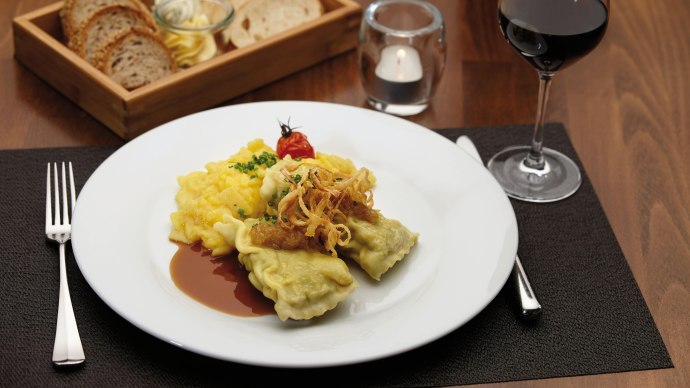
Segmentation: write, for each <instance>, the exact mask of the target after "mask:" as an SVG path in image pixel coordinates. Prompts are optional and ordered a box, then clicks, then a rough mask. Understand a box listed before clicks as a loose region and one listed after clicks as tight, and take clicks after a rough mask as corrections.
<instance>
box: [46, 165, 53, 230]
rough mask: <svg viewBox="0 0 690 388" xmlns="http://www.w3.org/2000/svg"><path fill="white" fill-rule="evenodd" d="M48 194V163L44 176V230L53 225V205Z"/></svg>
mask: <svg viewBox="0 0 690 388" xmlns="http://www.w3.org/2000/svg"><path fill="white" fill-rule="evenodd" d="M50 194H51V193H50V163H48V174H47V175H46V229H48V227H49V226H50V225H51V224H52V223H53V205H52V203H51V201H50ZM46 233H47V230H46Z"/></svg>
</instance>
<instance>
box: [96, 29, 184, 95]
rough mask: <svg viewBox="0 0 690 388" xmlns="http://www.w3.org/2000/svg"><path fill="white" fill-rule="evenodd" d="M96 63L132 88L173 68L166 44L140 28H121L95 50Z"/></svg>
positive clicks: (123, 84) (116, 79) (125, 86)
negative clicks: (108, 41) (124, 29)
mask: <svg viewBox="0 0 690 388" xmlns="http://www.w3.org/2000/svg"><path fill="white" fill-rule="evenodd" d="M95 63H96V67H97V68H98V69H99V70H100V71H102V72H103V73H104V74H105V75H107V76H108V77H110V78H112V79H113V80H114V81H115V82H117V83H119V84H120V85H122V86H123V87H124V88H125V89H128V90H132V89H136V88H138V87H141V86H144V85H147V84H149V83H151V82H153V81H156V80H158V79H160V78H163V77H165V76H167V75H170V74H173V73H174V72H175V71H176V70H177V65H176V64H175V60H174V58H173V56H172V54H171V53H170V50H169V49H168V47H167V46H166V45H165V43H163V40H162V39H161V38H160V36H158V35H157V34H155V33H153V32H151V31H149V30H146V29H141V28H132V29H129V30H126V31H123V32H121V33H120V34H119V35H117V36H116V37H115V38H113V39H112V40H111V41H110V43H108V44H107V45H106V46H105V47H103V48H102V49H101V50H99V51H98V52H97V53H96V54H95Z"/></svg>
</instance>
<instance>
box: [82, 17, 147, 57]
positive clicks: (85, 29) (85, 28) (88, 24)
mask: <svg viewBox="0 0 690 388" xmlns="http://www.w3.org/2000/svg"><path fill="white" fill-rule="evenodd" d="M111 12H125V13H128V14H130V15H132V16H133V17H135V18H137V19H139V20H141V21H142V22H143V24H144V25H145V26H146V27H148V28H149V29H150V30H151V32H156V23H155V22H154V21H153V18H152V17H151V15H150V14H149V13H146V12H142V11H141V10H140V9H135V8H132V7H130V6H126V5H110V6H107V7H104V8H100V9H99V10H98V11H96V12H94V13H93V14H92V15H91V16H90V17H89V18H88V19H87V20H86V21H85V22H84V23H83V25H82V27H81V28H80V29H79V31H78V33H77V34H74V35H73V36H72V39H71V40H70V43H71V45H70V49H72V50H73V51H74V52H76V53H77V54H78V55H79V56H80V57H82V58H85V59H86V60H87V61H89V62H91V63H92V62H93V61H92V60H89V59H90V58H87V57H86V51H87V49H88V46H87V44H86V41H87V39H88V34H89V32H90V31H91V29H92V28H93V27H94V26H95V24H96V23H97V22H98V20H99V19H100V18H101V17H104V16H106V15H108V14H110V13H111ZM130 28H131V27H130ZM139 28H143V26H139ZM117 33H118V32H114V33H113V34H112V35H111V36H109V37H108V38H107V39H106V40H105V43H102V44H101V45H99V47H93V50H94V51H98V49H99V48H100V46H103V45H105V44H107V42H108V41H110V40H111V39H112V38H113V37H114V36H115V35H116V34H117ZM92 64H93V63H92Z"/></svg>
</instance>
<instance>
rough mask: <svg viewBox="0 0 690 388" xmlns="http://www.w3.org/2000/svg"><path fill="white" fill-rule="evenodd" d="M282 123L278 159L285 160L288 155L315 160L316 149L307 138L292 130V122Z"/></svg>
mask: <svg viewBox="0 0 690 388" xmlns="http://www.w3.org/2000/svg"><path fill="white" fill-rule="evenodd" d="M279 123H280V134H281V136H280V139H278V146H277V147H276V151H277V152H278V157H279V158H281V159H283V158H285V156H286V155H290V156H292V158H293V159H296V158H313V157H314V147H312V146H311V144H309V140H307V136H306V135H305V134H303V133H302V132H297V131H294V130H293V129H292V128H290V121H288V123H287V124H284V123H281V122H280V121H279Z"/></svg>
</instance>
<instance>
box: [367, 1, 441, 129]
mask: <svg viewBox="0 0 690 388" xmlns="http://www.w3.org/2000/svg"><path fill="white" fill-rule="evenodd" d="M357 53H358V60H359V68H360V71H361V80H362V86H363V87H364V91H365V92H366V94H367V101H368V102H369V104H370V105H371V106H372V107H374V108H375V109H377V110H379V111H382V112H386V113H391V114H395V115H398V116H410V115H415V114H418V113H421V112H422V111H424V110H425V109H426V108H427V107H428V106H429V102H430V100H431V98H432V96H433V94H434V92H435V90H436V86H437V84H438V82H439V80H440V79H441V76H442V75H443V69H444V67H445V61H446V38H445V26H444V22H443V17H442V15H441V12H440V11H439V10H438V9H437V8H436V7H435V6H433V5H432V4H430V3H427V2H425V1H421V0H379V1H375V2H373V3H372V4H370V5H369V6H368V7H367V8H366V9H365V10H364V16H363V18H362V24H361V27H360V32H359V44H358V48H357Z"/></svg>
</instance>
